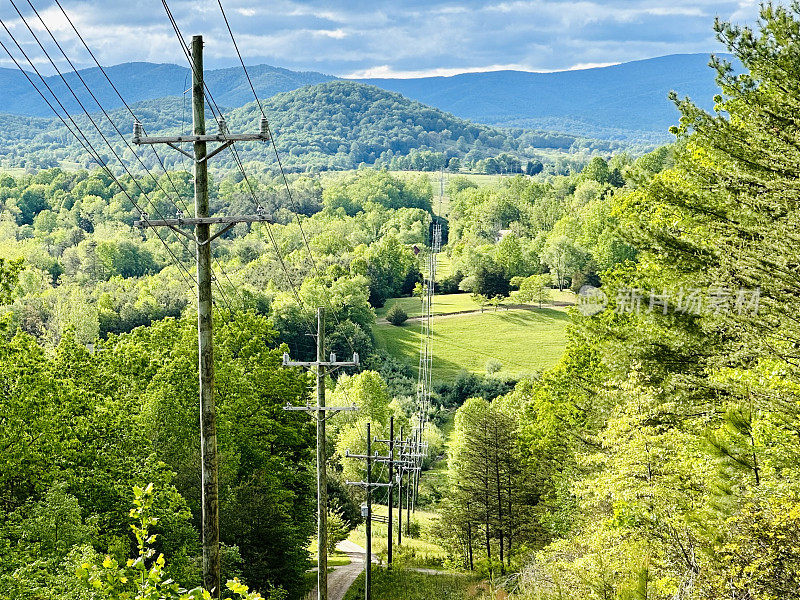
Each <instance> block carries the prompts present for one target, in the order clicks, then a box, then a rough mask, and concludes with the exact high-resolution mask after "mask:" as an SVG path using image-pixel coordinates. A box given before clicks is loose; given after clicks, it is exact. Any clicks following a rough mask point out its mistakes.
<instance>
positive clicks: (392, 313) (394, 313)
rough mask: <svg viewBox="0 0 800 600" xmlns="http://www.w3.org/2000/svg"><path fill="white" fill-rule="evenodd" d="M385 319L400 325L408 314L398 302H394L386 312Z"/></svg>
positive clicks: (406, 318)
mask: <svg viewBox="0 0 800 600" xmlns="http://www.w3.org/2000/svg"><path fill="white" fill-rule="evenodd" d="M386 320H387V321H389V323H391V324H392V325H397V326H400V325H402V324H403V323H405V322H406V321H407V320H408V315H407V314H406V311H404V310H403V309H402V307H401V306H400V305H399V304H397V303H395V304H393V305H392V307H391V308H390V309H389V311H388V312H387V313H386Z"/></svg>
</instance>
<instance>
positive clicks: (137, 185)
mask: <svg viewBox="0 0 800 600" xmlns="http://www.w3.org/2000/svg"><path fill="white" fill-rule="evenodd" d="M9 1H10V3H11V5H12V6H13V7H14V10H15V11H16V12H17V14H18V15H19V17H20V19H21V20H22V22H23V23H24V24H25V27H26V28H27V29H28V31H29V32H30V34H31V36H32V37H33V38H34V40H35V41H36V43H37V45H38V46H39V48H40V49H41V50H42V52H43V53H44V55H45V56H46V57H47V59H48V61H49V62H50V64H51V65H52V66H53V68H54V69H55V71H56V73H57V74H58V76H59V77H60V78H61V81H62V82H63V83H64V85H65V86H66V87H67V89H68V90H69V92H70V93H71V95H72V97H73V98H74V99H75V101H76V102H77V103H78V105H79V106H80V107H81V109H82V110H83V111H84V114H85V115H86V116H87V118H88V119H89V121H90V122H91V124H92V125H93V126H94V128H95V130H96V131H97V133H98V134H99V135H100V137H101V138H102V139H103V141H104V142H105V144H106V145H107V146H108V148H109V149H110V150H111V153H112V154H113V155H114V157H115V158H116V159H117V161H119V163H120V165H121V166H122V168H123V170H124V171H125V173H126V174H127V175H128V176H129V177H130V178H131V180H132V182H133V183H134V184H135V185H136V187H137V188H138V189H139V191H140V193H141V194H142V195H143V196H144V198H145V199H146V200H147V201H148V202H149V203H150V205H151V206H152V207H153V209H155V212H156V214H158V215H159V216H160V217H161V218H162V219H163V218H164V216H163V215H162V214H161V211H160V210H159V208H158V205H157V204H156V203H155V202H154V201H153V200H152V198H150V196H149V195H148V194H147V192H145V190H144V188H142V186H141V185H140V184H139V182H138V180H137V179H136V178H135V177H134V175H133V173H131V171H130V169H128V167H127V165H126V164H125V161H123V160H122V158H121V157H120V155H119V153H118V152H117V151H116V149H115V148H114V145H113V144H111V142H110V141H109V140H108V138H107V137H106V136H105V134H104V133H103V131H102V129H101V128H100V127H99V125H98V124H97V123H96V121H95V120H94V118H93V117H92V116H91V114H90V113H89V111H88V110H87V109H86V107H85V106H84V104H83V103H82V102H81V100H80V99H79V98H78V96H77V94H76V93H75V91H74V90H73V89H72V87H71V86H70V85H69V82H68V81H67V80H66V78H65V77H64V75H63V73H62V72H61V71H60V70H59V68H58V66H57V65H56V63H55V61H54V60H53V59H52V57H51V56H50V54H49V53H48V52H47V49H46V48H45V47H44V45H43V44H42V42H41V40H40V39H39V38H38V36H37V35H36V34H35V33H34V31H33V29H32V28H31V26H30V24H29V23H28V21H27V19H25V17H24V16H23V15H22V13H21V12H20V10H19V9H18V8H17V6H16V4H15V3H14V0H9ZM0 22H2V21H0ZM2 25H3V28H4V29H5V30H6V33H8V35H9V37H11V39H12V40H13V41H14V43H15V44H16V45H17V47H18V48H19V49H20V51H22V47H21V46H20V44H19V43H18V42H17V40H16V38H15V37H14V35H13V34H12V33H11V31H10V30H9V28H8V27H7V26H6V24H5V22H2ZM23 55H24V56H25V58H26V59H27V60H28V63H29V64H31V66H32V67H33V64H32V62H31V60H30V58H29V57H28V56H27V54H25V53H24V52H23ZM37 74H38V75H39V76H40V78H42V77H41V74H40V73H38V70H37ZM42 81H43V82H44V83H45V84H46V82H45V81H44V78H42ZM47 87H48V90H49V91H50V93H51V94H53V97H54V98H55V99H56V101H57V102H58V104H59V106H61V108H62V110H64V111H65V113H66V114H67V116H69V118H70V121H71V122H72V123H73V125H75V127H76V128H77V129H79V130H80V128H79V126H78V125H77V123H75V121H74V120H73V119H72V117H71V116H70V115H69V112H68V111H67V109H66V108H65V107H64V105H63V103H61V101H60V100H58V98H57V96H56V95H55V94H54V93H53V90H52V89H51V88H50V86H49V85H48V86H47ZM82 135H83V136H84V139H86V141H87V142H88V138H87V137H86V135H85V134H83V133H82ZM123 141H125V142H126V144H127V141H126V140H124V137H123ZM140 212H142V211H140ZM159 239H160V236H159ZM178 241H179V242H180V243H181V244H182V245H183V247H184V249H185V250H186V251H187V252H189V248H188V246H187V245H186V243H185V242H184V241H183V240H181V239H180V238H178ZM173 256H174V254H173ZM193 279H194V278H193Z"/></svg>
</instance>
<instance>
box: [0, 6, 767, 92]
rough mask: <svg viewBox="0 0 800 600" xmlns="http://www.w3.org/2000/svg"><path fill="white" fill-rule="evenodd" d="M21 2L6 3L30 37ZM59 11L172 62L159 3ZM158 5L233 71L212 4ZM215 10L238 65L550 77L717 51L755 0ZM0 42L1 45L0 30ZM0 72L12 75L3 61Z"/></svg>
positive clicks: (111, 60) (105, 38)
mask: <svg viewBox="0 0 800 600" xmlns="http://www.w3.org/2000/svg"><path fill="white" fill-rule="evenodd" d="M27 2H28V0H14V3H15V4H17V6H18V7H19V8H20V10H21V11H22V13H23V15H24V16H25V17H26V18H27V17H28V16H31V17H32V18H33V20H32V21H31V25H32V26H34V28H35V29H39V30H41V25H40V24H38V27H37V23H38V22H37V21H36V20H35V17H33V12H32V10H31V8H30V6H29V5H28V3H27ZM31 2H33V5H34V6H35V7H36V8H37V10H39V11H40V14H41V15H42V17H43V18H44V19H45V20H46V21H47V23H48V25H50V26H51V27H54V28H55V34H56V37H57V38H59V41H62V42H63V43H64V44H65V46H66V47H67V48H68V49H69V50H70V54H71V55H72V56H73V57H74V58H75V59H77V62H78V63H79V65H80V66H89V61H88V60H87V59H88V56H86V55H85V52H81V48H80V47H79V46H78V44H77V41H76V40H75V38H74V34H72V31H71V29H70V28H69V26H68V24H67V22H66V20H65V19H64V17H63V15H62V14H61V12H60V10H59V8H58V7H57V6H56V5H55V4H53V3H52V1H51V0H31ZM61 3H62V5H63V6H64V7H65V8H66V10H67V11H68V13H69V14H70V16H71V17H72V18H73V19H74V21H75V23H76V25H77V27H78V29H79V30H80V31H81V33H83V34H84V36H85V37H86V38H87V41H88V42H89V44H90V45H91V46H92V48H93V49H94V50H95V51H96V54H98V56H99V57H100V60H101V61H102V62H103V63H105V64H108V65H111V64H117V63H121V62H129V61H151V62H174V63H179V64H183V62H182V57H181V55H180V49H179V46H178V42H177V38H176V37H175V34H174V32H173V30H172V27H171V25H170V24H169V21H168V20H167V17H166V14H165V12H164V9H163V7H162V5H161V1H160V0H61ZM169 4H170V7H171V8H172V11H173V14H174V15H175V17H176V19H177V21H178V23H179V25H180V28H181V30H182V33H183V34H184V35H185V36H191V35H192V34H195V33H202V34H203V35H204V36H205V38H206V64H207V67H208V68H215V67H223V66H233V65H235V64H238V63H237V62H236V56H235V54H234V50H233V47H232V45H231V43H230V39H229V38H228V34H227V31H226V30H225V29H224V26H223V23H222V19H221V16H220V12H219V7H218V5H217V0H180V1H179V0H172V1H170V2H169ZM223 6H224V7H225V10H226V11H227V13H228V17H229V19H230V21H231V25H232V27H233V29H234V32H235V34H236V37H237V40H238V42H239V45H240V48H241V50H242V52H243V54H244V55H245V61H246V62H247V63H248V64H259V63H268V64H271V65H276V66H280V67H286V68H288V69H294V70H313V71H321V72H324V73H328V74H331V75H339V76H350V77H381V76H389V77H398V76H399V77H413V76H420V75H436V74H439V75H448V74H453V73H458V72H464V71H485V70H494V69H506V68H512V69H522V70H530V71H553V70H565V69H575V68H583V67H587V66H597V65H605V64H613V63H618V62H624V61H629V60H636V59H642V58H648V57H653V56H663V55H665V54H675V53H689V52H712V51H719V50H721V48H720V46H719V44H718V43H717V42H716V40H715V39H714V35H713V31H712V24H713V21H714V17H715V16H720V17H722V18H724V19H732V20H734V21H736V22H739V23H752V22H754V20H755V17H756V14H757V4H756V3H755V2H750V1H743V2H714V1H710V0H672V1H669V0H614V1H611V2H604V1H599V0H598V1H590V0H578V1H558V0H534V1H527V0H511V1H501V2H471V1H460V2H441V1H439V0H425V1H417V0H413V1H406V2H404V1H399V0H395V1H385V0H370V1H363V0H350V1H348V2H322V1H314V0H312V1H308V2H305V1H290V0H275V1H272V0H269V1H267V0H223ZM0 18H2V19H3V21H4V22H5V23H6V24H7V25H8V26H9V28H10V29H11V31H12V32H13V33H14V35H15V37H17V38H19V39H20V40H21V41H22V40H27V41H26V42H24V43H25V47H26V49H27V50H29V51H30V52H31V53H32V54H33V55H35V56H38V55H40V52H37V50H38V49H37V48H36V47H35V46H34V45H33V42H32V41H30V40H31V38H30V36H29V35H27V31H26V30H25V26H24V24H23V23H22V21H21V19H20V18H19V17H18V15H17V14H16V13H15V12H14V10H13V8H12V7H11V3H10V1H3V2H0ZM0 39H2V40H3V42H4V43H8V42H7V40H8V36H7V35H6V33H5V31H3V30H2V28H0ZM0 53H2V50H0ZM0 65H3V66H11V64H10V61H9V60H8V57H7V56H5V55H4V54H3V59H2V60H0Z"/></svg>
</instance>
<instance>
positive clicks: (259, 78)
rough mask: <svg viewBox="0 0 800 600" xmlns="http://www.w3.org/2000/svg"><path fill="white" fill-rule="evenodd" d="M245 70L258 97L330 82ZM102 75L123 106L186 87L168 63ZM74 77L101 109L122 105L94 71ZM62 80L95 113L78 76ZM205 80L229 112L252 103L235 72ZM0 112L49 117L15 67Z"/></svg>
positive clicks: (186, 79) (128, 66)
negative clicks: (117, 93)
mask: <svg viewBox="0 0 800 600" xmlns="http://www.w3.org/2000/svg"><path fill="white" fill-rule="evenodd" d="M247 70H248V72H249V73H250V77H251V79H252V80H253V86H254V87H255V88H256V92H258V94H259V96H261V97H263V98H267V97H269V96H274V95H275V94H278V93H280V92H287V91H291V90H295V89H297V88H299V87H302V86H304V85H310V84H315V83H321V82H324V81H330V80H332V79H334V78H333V77H331V76H329V75H323V74H322V73H315V72H311V71H309V72H298V71H290V70H288V69H281V68H279V67H271V66H269V65H257V66H254V67H248V69H247ZM105 71H106V73H107V74H108V77H109V79H111V81H112V82H114V85H115V86H116V87H117V89H119V91H120V93H121V94H122V97H123V98H125V100H126V102H128V104H131V103H134V102H139V101H142V100H152V99H155V98H163V97H166V96H180V95H182V94H183V92H184V90H186V89H187V88H188V87H189V86H190V85H191V69H189V68H187V67H180V66H178V65H172V64H154V63H145V62H132V63H124V64H121V65H116V66H113V67H106V68H105ZM78 73H79V74H80V76H81V77H82V78H83V80H84V81H85V82H86V84H87V85H88V86H89V87H90V88H91V89H92V91H93V92H94V94H95V96H96V97H97V99H98V100H100V102H101V103H102V104H103V106H104V107H105V108H107V109H114V108H119V107H121V106H122V102H121V101H120V99H119V97H118V96H117V95H116V93H115V92H114V90H113V89H112V88H111V86H110V85H109V84H108V82H107V81H106V79H105V77H104V76H103V73H102V72H101V71H100V69H98V68H96V67H95V68H92V69H82V70H80V71H78ZM32 78H33V80H34V81H35V82H36V83H37V84H39V85H40V87H41V83H40V81H39V80H38V78H37V77H36V76H35V75H32ZM64 78H65V79H66V80H67V81H68V82H69V85H70V87H71V88H72V89H73V90H74V91H75V94H76V95H77V96H78V98H79V99H80V101H81V103H83V105H84V106H85V107H86V108H87V109H89V111H95V110H97V104H95V103H94V101H93V100H92V99H91V97H90V96H89V94H88V92H87V91H86V89H85V88H84V87H83V84H82V83H81V81H80V79H79V78H78V75H76V74H75V73H73V72H71V73H67V74H65V76H64ZM45 80H46V81H47V84H48V86H50V88H51V89H52V90H53V92H55V94H56V95H57V96H58V97H59V99H60V100H61V102H62V103H63V104H64V106H65V107H66V108H67V109H68V110H69V111H70V112H73V113H79V112H82V110H81V108H80V105H79V104H78V102H77V101H76V100H75V99H74V97H73V96H72V95H71V93H70V92H69V90H68V89H67V87H66V86H65V85H64V82H63V81H62V80H61V78H60V77H59V76H58V75H53V76H50V77H45ZM205 80H206V84H207V85H208V87H209V88H210V89H211V93H212V94H214V100H215V101H216V102H217V103H218V104H219V105H220V106H223V107H227V108H233V107H237V106H242V105H243V104H246V103H247V102H250V101H251V100H252V99H253V95H252V92H251V91H250V86H249V84H248V83H247V80H246V79H245V77H244V75H243V74H242V70H241V68H234V67H231V68H227V69H216V70H211V71H206V73H205ZM51 101H52V99H51ZM0 113H9V114H15V115H25V116H31V117H49V116H52V112H51V110H50V108H48V106H47V104H46V103H45V102H44V101H43V100H42V98H41V97H40V96H39V94H38V93H37V92H36V91H35V90H34V89H33V88H32V86H31V84H30V83H29V82H28V80H27V79H26V78H25V75H23V74H22V73H20V72H19V70H17V69H6V68H0Z"/></svg>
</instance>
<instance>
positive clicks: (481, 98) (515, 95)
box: [363, 54, 716, 138]
mask: <svg viewBox="0 0 800 600" xmlns="http://www.w3.org/2000/svg"><path fill="white" fill-rule="evenodd" d="M708 61H709V56H708V55H707V54H681V55H671V56H662V57H659V58H650V59H647V60H639V61H635V62H629V63H622V64H619V65H614V66H610V67H601V68H596V69H584V70H577V71H561V72H556V73H529V72H524V71H494V72H489V73H465V74H462V75H454V76H452V77H424V78H418V79H368V80H363V82H364V83H370V84H372V85H377V86H378V87H381V88H384V89H388V90H393V91H395V92H399V93H401V94H403V95H404V96H408V97H409V98H414V99H415V100H419V101H420V102H424V103H425V104H430V105H432V106H436V107H438V108H441V109H442V110H446V111H448V112H451V113H453V114H454V115H457V116H459V117H462V118H465V119H471V120H473V121H478V122H480V123H489V124H495V125H499V124H502V125H514V126H518V127H531V128H537V129H547V130H554V131H565V132H569V133H573V134H574V133H580V135H585V136H591V137H602V138H615V137H637V133H638V134H639V136H641V134H642V133H643V132H650V133H652V132H656V133H659V134H661V137H662V138H666V136H667V129H668V128H669V127H670V126H671V125H674V124H675V122H676V121H677V119H678V111H677V110H676V109H675V107H674V105H673V104H672V103H671V102H670V101H669V100H668V99H667V94H668V93H669V92H670V90H675V91H677V92H678V93H679V94H680V95H681V96H684V95H687V96H690V97H692V98H694V99H697V100H699V101H700V102H701V104H702V103H703V102H706V101H707V100H708V99H710V98H711V97H712V96H713V95H714V94H715V93H716V86H715V84H714V73H713V71H712V70H711V69H709V67H708Z"/></svg>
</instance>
